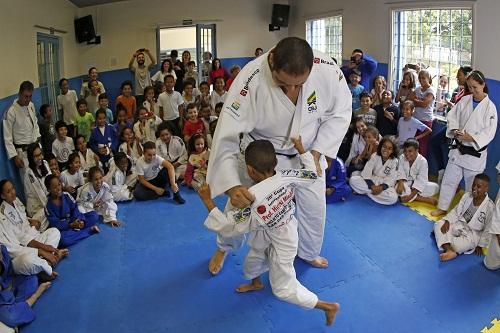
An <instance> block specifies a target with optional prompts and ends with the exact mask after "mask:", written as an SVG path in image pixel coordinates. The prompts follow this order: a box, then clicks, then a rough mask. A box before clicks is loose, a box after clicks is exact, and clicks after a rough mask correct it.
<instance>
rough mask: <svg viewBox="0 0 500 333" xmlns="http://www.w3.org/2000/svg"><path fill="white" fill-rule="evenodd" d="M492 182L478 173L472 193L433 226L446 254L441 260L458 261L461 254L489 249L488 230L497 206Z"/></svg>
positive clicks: (439, 244)
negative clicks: (489, 191) (490, 188)
mask: <svg viewBox="0 0 500 333" xmlns="http://www.w3.org/2000/svg"><path fill="white" fill-rule="evenodd" d="M489 183H490V179H489V177H488V176H487V175H485V174H484V173H480V174H477V175H476V176H475V177H474V182H473V183H472V191H471V192H466V193H465V194H464V195H463V196H462V198H461V199H460V202H459V203H458V205H456V206H455V208H453V209H452V210H451V211H450V212H449V213H448V214H447V215H446V216H445V217H444V218H443V219H442V220H440V221H438V222H436V224H435V225H434V236H435V237H436V244H437V247H438V248H439V249H440V250H442V251H443V252H442V253H441V254H440V255H439V260H441V261H448V260H452V259H455V258H456V257H457V256H458V254H461V253H467V254H470V253H475V254H476V255H482V254H483V249H482V248H483V247H486V246H488V243H489V241H490V234H489V233H488V232H485V230H488V228H489V224H490V222H491V216H492V214H493V210H494V203H493V201H491V199H490V198H489V197H488V189H489Z"/></svg>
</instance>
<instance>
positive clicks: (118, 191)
mask: <svg viewBox="0 0 500 333" xmlns="http://www.w3.org/2000/svg"><path fill="white" fill-rule="evenodd" d="M104 181H105V182H106V183H107V184H108V185H109V187H110V189H111V194H112V195H113V199H114V201H115V202H116V201H128V200H132V198H133V195H132V193H133V192H134V187H135V184H136V183H137V174H136V173H135V172H133V171H132V161H131V160H130V157H128V156H127V155H126V154H125V153H123V152H118V153H116V154H115V155H114V156H113V159H112V160H111V161H110V163H109V171H108V173H107V174H106V176H104Z"/></svg>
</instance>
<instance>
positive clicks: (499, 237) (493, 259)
mask: <svg viewBox="0 0 500 333" xmlns="http://www.w3.org/2000/svg"><path fill="white" fill-rule="evenodd" d="M496 169H497V172H498V174H497V181H498V183H499V184H500V162H498V164H497V167H496ZM487 231H488V232H489V233H490V235H491V236H490V237H491V239H490V245H489V246H488V254H487V255H486V258H484V265H485V266H486V268H488V269H493V270H494V269H499V268H500V189H499V190H498V193H497V198H496V199H495V211H494V212H493V217H492V218H491V224H490V227H489V229H488V230H487Z"/></svg>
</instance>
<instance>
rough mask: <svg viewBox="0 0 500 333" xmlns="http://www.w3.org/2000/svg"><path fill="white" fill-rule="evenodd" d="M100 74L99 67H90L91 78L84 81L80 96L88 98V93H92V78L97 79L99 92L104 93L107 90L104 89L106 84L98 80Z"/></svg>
mask: <svg viewBox="0 0 500 333" xmlns="http://www.w3.org/2000/svg"><path fill="white" fill-rule="evenodd" d="M98 76H99V73H98V72H97V68H95V67H90V68H89V78H88V80H87V82H83V83H82V87H81V89H80V97H81V98H86V97H87V96H88V95H90V88H89V82H90V81H92V80H96V81H97V84H98V85H99V93H100V94H104V93H105V92H106V89H104V84H102V82H101V81H99V80H97V77H98Z"/></svg>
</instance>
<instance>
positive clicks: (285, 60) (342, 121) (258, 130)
mask: <svg viewBox="0 0 500 333" xmlns="http://www.w3.org/2000/svg"><path fill="white" fill-rule="evenodd" d="M311 51H312V50H311V49H310V46H309V45H308V44H307V42H305V41H303V40H300V39H298V38H295V37H289V38H285V39H283V40H282V41H280V42H279V43H278V44H277V45H276V47H275V48H273V49H272V50H271V51H269V52H268V53H266V54H264V55H263V56H261V57H258V58H256V59H255V60H253V61H251V62H249V63H248V64H247V65H246V66H245V67H244V68H243V69H242V70H241V72H240V73H239V74H238V76H237V77H236V79H235V80H234V81H233V84H232V85H231V88H230V90H229V93H228V96H227V98H226V101H225V104H224V107H223V109H222V113H221V117H220V118H219V121H218V124H217V130H216V131H215V135H214V139H213V147H214V149H213V151H212V153H211V155H212V156H211V157H212V158H211V159H210V161H209V166H208V174H207V182H208V183H209V184H210V186H211V188H212V191H213V192H212V195H213V196H214V197H215V196H218V195H220V194H222V193H224V192H226V191H227V192H228V195H229V197H230V198H231V200H232V201H233V203H234V204H236V205H237V206H241V207H242V208H243V207H244V206H246V205H248V204H249V203H250V202H251V200H250V199H249V198H248V197H247V195H249V194H248V192H247V190H246V186H248V185H249V184H248V183H246V182H245V177H246V176H245V173H246V172H245V167H244V164H243V165H241V161H242V159H241V154H238V153H237V152H238V148H239V145H240V141H241V140H240V135H241V136H242V137H243V141H246V142H249V141H252V140H254V139H267V140H270V141H271V142H272V143H273V145H274V147H275V149H276V151H277V154H278V169H281V168H283V169H287V168H298V167H299V165H300V161H299V159H298V156H297V151H296V150H295V149H294V148H293V144H292V142H291V141H290V138H293V137H298V136H299V134H300V135H301V136H302V140H303V142H304V146H305V147H306V150H308V151H311V152H312V153H313V155H314V156H315V158H316V159H318V165H319V164H321V166H320V168H319V170H320V171H321V173H322V177H320V180H318V181H317V182H315V183H314V184H312V185H311V186H310V187H307V188H300V189H298V190H297V193H296V200H297V220H298V221H299V249H298V256H299V257H300V258H302V259H304V260H306V261H307V262H309V263H311V264H312V265H313V266H316V267H327V266H328V263H327V260H326V259H325V258H322V257H321V256H320V252H321V247H322V244H323V232H324V223H325V214H326V200H325V195H324V192H325V178H324V175H323V172H322V170H324V169H326V160H325V159H324V157H321V156H322V155H326V156H330V157H332V158H333V157H335V156H336V155H337V151H338V148H339V146H340V143H341V142H342V139H343V137H344V135H345V133H346V132H347V128H348V126H349V122H350V119H351V114H352V103H351V99H352V97H351V94H350V91H349V88H348V87H347V84H346V81H345V78H344V76H343V74H342V71H341V70H340V69H339V67H338V66H337V65H336V64H335V63H334V62H333V61H332V59H331V58H330V57H329V56H327V55H326V54H323V53H320V52H316V51H314V52H313V53H310V54H309V53H308V52H311ZM309 57H310V58H309ZM309 59H310V61H311V63H312V67H307V66H309V65H310V64H309V63H308V61H309ZM297 63H299V64H297ZM292 64H293V65H292ZM288 65H290V66H292V67H293V66H297V68H298V67H300V66H301V67H300V69H298V71H300V72H301V73H302V74H297V73H296V72H291V73H292V74H289V71H290V69H289V68H288V67H287V66H288ZM309 68H311V69H310V71H309ZM320 157H321V158H320ZM319 160H321V163H319ZM242 239H243V238H240V239H239V240H238V239H227V238H226V239H225V238H224V237H219V236H218V237H217V247H218V249H217V251H216V252H215V253H214V255H213V257H212V260H211V261H210V264H209V270H210V271H211V272H212V273H213V274H217V273H218V272H219V270H220V268H221V267H222V262H223V259H224V258H225V255H226V254H227V252H228V251H232V250H235V249H237V248H239V246H241V244H242Z"/></svg>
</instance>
